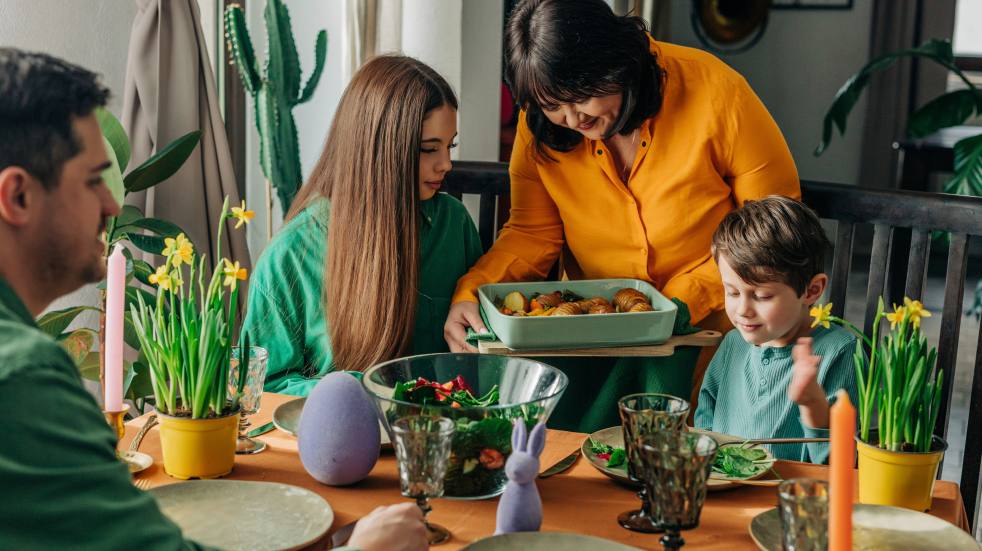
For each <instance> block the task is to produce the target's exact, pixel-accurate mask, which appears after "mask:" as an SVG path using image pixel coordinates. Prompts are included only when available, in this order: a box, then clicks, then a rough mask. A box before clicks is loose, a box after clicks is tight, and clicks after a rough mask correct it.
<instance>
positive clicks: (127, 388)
mask: <svg viewBox="0 0 982 551" xmlns="http://www.w3.org/2000/svg"><path fill="white" fill-rule="evenodd" d="M126 377H127V379H126V380H125V381H124V382H123V385H124V386H123V393H124V394H125V395H126V397H127V398H128V399H130V400H136V399H138V398H145V397H147V396H152V395H153V384H152V383H151V381H150V367H148V366H147V364H146V363H144V362H142V361H140V360H139V359H137V361H135V362H133V363H132V364H131V365H130V366H129V369H128V371H127V373H126Z"/></svg>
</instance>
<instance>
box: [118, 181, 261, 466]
mask: <svg viewBox="0 0 982 551" xmlns="http://www.w3.org/2000/svg"><path fill="white" fill-rule="evenodd" d="M246 212H247V211H245V205H244V204H243V205H242V206H240V207H237V208H234V209H232V211H231V213H230V211H229V208H228V198H226V199H225V204H224V205H222V214H221V216H220V217H219V220H218V240H217V243H219V245H217V250H216V258H218V259H220V260H219V261H217V262H216V265H215V266H214V268H213V269H212V274H211V277H210V278H209V277H208V275H207V274H208V268H207V266H206V265H205V257H204V256H203V255H199V254H198V253H197V252H196V251H195V249H194V247H193V246H192V245H191V243H190V241H188V240H187V238H185V237H184V234H180V235H178V236H177V237H176V238H174V239H168V240H167V242H166V245H165V247H164V248H163V249H162V251H160V254H161V255H162V256H163V257H164V258H165V262H164V264H163V265H161V266H159V267H158V268H157V269H156V270H155V271H154V272H153V274H151V275H150V277H149V280H150V281H151V282H152V283H153V284H154V285H155V286H156V288H157V289H156V293H155V296H153V300H154V303H153V304H148V303H147V301H146V300H145V299H144V297H143V295H142V294H140V295H137V304H131V305H130V315H131V316H132V319H133V325H134V327H135V329H136V334H137V338H138V339H139V341H140V346H141V350H142V352H143V354H144V356H145V357H146V359H147V364H148V365H149V367H150V380H151V385H152V387H153V393H154V397H155V400H156V408H157V414H158V416H159V418H160V442H161V448H162V452H163V456H164V470H165V471H166V472H167V474H169V475H171V476H173V477H175V478H182V479H187V478H194V477H196V478H215V477H219V476H223V475H225V474H228V473H229V472H231V470H232V465H233V463H234V460H235V445H236V437H237V435H238V432H237V428H238V423H239V403H238V402H239V398H240V396H241V394H242V389H243V385H244V383H245V378H246V372H247V371H248V370H246V369H240V370H239V373H240V377H239V381H238V384H237V385H234V388H235V389H236V392H235V393H234V394H233V395H232V396H229V392H228V391H229V388H228V387H229V385H228V377H229V371H230V360H231V355H232V331H233V328H234V327H235V324H236V317H237V315H238V300H237V299H238V293H239V281H240V280H244V279H245V278H246V273H245V269H244V268H240V267H239V263H238V262H233V261H232V260H229V259H227V258H221V236H222V228H223V227H224V225H225V224H224V223H225V220H226V219H227V218H237V219H239V220H240V221H246V220H248V218H247V217H246V214H245V213H246ZM185 281H186V282H187V283H185ZM226 289H227V292H226ZM242 346H243V348H244V350H248V343H243V345H242ZM245 357H248V356H247V355H246V356H245Z"/></svg>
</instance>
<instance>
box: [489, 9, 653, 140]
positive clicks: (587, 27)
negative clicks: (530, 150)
mask: <svg viewBox="0 0 982 551" xmlns="http://www.w3.org/2000/svg"><path fill="white" fill-rule="evenodd" d="M505 40H506V42H505V62H506V68H505V79H506V80H507V82H508V85H509V86H510V87H511V91H512V95H513V96H515V101H516V102H517V103H518V105H519V106H520V107H521V108H522V109H525V112H526V121H527V122H528V125H529V129H530V130H531V131H532V135H533V136H534V139H535V149H536V152H537V153H539V154H540V155H542V156H544V157H545V158H548V159H552V157H551V156H550V155H549V153H548V151H546V149H545V147H544V146H548V147H549V148H551V149H553V150H556V151H570V150H572V149H573V148H575V147H576V146H577V145H579V144H580V143H581V142H582V140H583V136H582V135H581V134H580V133H579V132H576V131H575V130H572V129H569V128H563V127H560V126H557V125H554V124H552V123H551V122H549V120H548V119H547V118H546V116H545V114H544V113H543V112H542V107H541V105H542V104H543V103H545V102H555V103H578V102H581V101H584V100H586V99H588V98H590V97H596V96H605V95H610V94H618V93H619V94H621V97H622V104H621V110H620V114H619V115H618V117H617V120H616V121H614V124H613V126H612V128H611V129H610V131H609V132H608V135H607V136H605V137H608V138H609V137H610V136H613V135H614V134H617V133H620V134H628V133H629V132H633V131H634V130H635V129H636V128H638V127H639V126H641V123H642V122H644V120H645V119H647V118H649V117H652V116H654V115H655V114H657V113H658V111H659V109H661V102H662V77H663V71H662V69H661V67H659V66H658V61H657V59H656V56H655V55H654V54H652V53H651V51H650V48H649V43H648V34H647V26H646V25H645V22H644V20H643V19H641V18H640V17H631V16H617V15H614V12H613V11H611V9H610V6H608V5H607V3H606V2H604V1H603V0H525V1H524V2H522V3H521V4H519V5H518V6H516V7H515V10H514V11H513V12H512V14H511V17H510V18H509V20H508V26H507V29H506V31H505Z"/></svg>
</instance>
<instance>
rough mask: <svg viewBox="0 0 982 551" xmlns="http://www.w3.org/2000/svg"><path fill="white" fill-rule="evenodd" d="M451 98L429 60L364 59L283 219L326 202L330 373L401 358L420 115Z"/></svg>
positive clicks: (411, 309)
mask: <svg viewBox="0 0 982 551" xmlns="http://www.w3.org/2000/svg"><path fill="white" fill-rule="evenodd" d="M443 105H449V106H451V107H453V108H454V109H457V98H456V96H455V95H454V93H453V90H452V89H451V88H450V86H449V85H448V84H447V82H446V81H445V80H444V79H443V78H442V77H441V76H440V75H439V74H437V73H436V71H434V70H433V69H431V68H430V67H429V66H427V65H426V64H424V63H422V62H420V61H418V60H415V59H412V58H409V57H403V56H381V57H376V58H374V59H372V60H371V61H369V62H367V63H366V64H365V65H364V66H363V67H362V68H361V69H360V70H359V71H358V72H357V73H356V74H355V76H354V78H352V80H351V83H350V84H348V87H347V88H346V89H345V91H344V95H343V96H342V97H341V102H340V103H339V104H338V108H337V111H336V112H335V114H334V122H333V123H332V124H331V130H330V133H329V134H328V137H327V142H326V143H325V145H324V151H323V153H321V157H320V160H319V161H318V162H317V166H316V167H314V171H313V174H312V175H311V177H310V179H309V181H308V182H307V184H306V185H305V186H304V187H303V189H301V190H300V193H299V194H298V195H297V197H296V199H295V200H294V202H293V206H292V208H291V209H290V212H289V213H288V215H287V219H288V220H289V219H290V218H292V217H294V216H296V215H297V213H298V212H300V211H301V210H303V209H304V208H306V207H307V206H309V205H310V204H311V202H313V201H314V200H315V199H317V198H320V197H324V198H327V199H328V200H329V201H330V222H329V224H328V239H327V260H326V263H325V269H324V294H325V296H324V299H323V302H324V304H325V308H326V318H327V327H328V333H329V335H330V338H331V348H332V351H333V357H334V364H333V367H334V369H342V370H349V371H364V370H365V369H366V368H368V367H371V366H372V365H374V364H376V363H379V362H381V361H385V360H389V359H392V358H395V357H398V356H400V355H403V354H405V353H406V352H407V351H408V349H409V347H410V345H411V341H412V332H413V326H414V324H415V318H416V302H417V300H416V293H417V289H418V287H419V285H418V282H419V264H420V258H419V219H420V216H421V215H420V200H419V182H418V180H419V156H420V148H421V147H422V144H421V142H422V136H421V135H422V130H423V119H424V118H425V117H426V114H427V113H428V112H430V111H431V110H433V109H436V108H438V107H441V106H443Z"/></svg>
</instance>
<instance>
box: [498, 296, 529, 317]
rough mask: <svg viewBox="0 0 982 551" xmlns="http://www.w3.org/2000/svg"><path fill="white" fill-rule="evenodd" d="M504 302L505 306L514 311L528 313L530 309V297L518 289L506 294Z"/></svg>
mask: <svg viewBox="0 0 982 551" xmlns="http://www.w3.org/2000/svg"><path fill="white" fill-rule="evenodd" d="M504 304H505V308H507V309H509V310H511V311H512V312H516V313H517V312H522V313H526V312H528V311H529V301H528V299H527V298H525V295H523V294H522V293H520V292H518V291H512V292H510V293H508V294H507V295H505V300H504Z"/></svg>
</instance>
